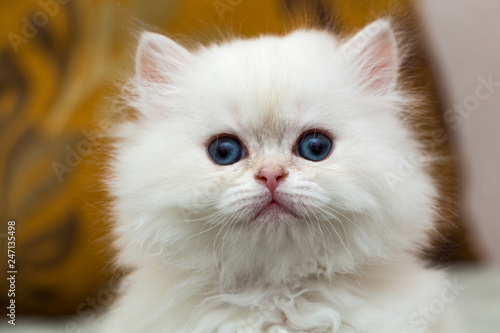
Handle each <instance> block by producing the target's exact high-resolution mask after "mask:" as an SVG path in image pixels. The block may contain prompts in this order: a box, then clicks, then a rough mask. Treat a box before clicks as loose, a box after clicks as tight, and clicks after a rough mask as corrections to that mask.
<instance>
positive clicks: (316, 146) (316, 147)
mask: <svg viewBox="0 0 500 333" xmlns="http://www.w3.org/2000/svg"><path fill="white" fill-rule="evenodd" d="M312 141H313V142H311V145H310V146H309V149H311V152H312V153H313V154H314V155H321V154H322V153H323V150H324V147H323V143H322V142H320V141H319V140H318V139H316V138H314V139H313V140H312Z"/></svg>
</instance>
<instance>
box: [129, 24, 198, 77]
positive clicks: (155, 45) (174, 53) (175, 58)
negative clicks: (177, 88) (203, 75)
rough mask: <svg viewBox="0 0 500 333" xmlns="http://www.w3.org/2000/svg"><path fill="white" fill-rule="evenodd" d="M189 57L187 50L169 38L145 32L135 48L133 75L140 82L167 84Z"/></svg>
mask: <svg viewBox="0 0 500 333" xmlns="http://www.w3.org/2000/svg"><path fill="white" fill-rule="evenodd" d="M191 56H192V55H191V53H189V51H188V50H186V49H185V48H184V47H182V46H181V45H179V44H177V43H176V42H174V41H173V40H171V39H170V38H168V37H165V36H163V35H160V34H157V33H153V32H145V33H143V34H142V35H141V38H140V41H139V46H138V48H137V55H136V59H135V73H136V76H137V78H139V80H140V81H146V82H151V83H165V84H168V83H170V82H171V78H172V76H175V75H176V74H177V73H178V72H179V71H181V70H182V68H183V67H184V66H185V65H186V63H187V62H188V61H189V59H190V58H191Z"/></svg>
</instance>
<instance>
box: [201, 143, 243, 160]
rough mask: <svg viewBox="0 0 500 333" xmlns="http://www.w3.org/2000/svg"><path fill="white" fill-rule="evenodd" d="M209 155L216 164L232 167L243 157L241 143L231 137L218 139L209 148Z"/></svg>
mask: <svg viewBox="0 0 500 333" xmlns="http://www.w3.org/2000/svg"><path fill="white" fill-rule="evenodd" d="M208 153H209V154H210V157H211V158H212V160H214V162H215V163H217V164H220V165H230V164H234V163H236V162H238V161H239V160H241V158H242V157H243V148H242V146H241V143H240V142H239V141H238V140H236V139H235V138H232V137H230V136H222V137H218V138H217V139H215V140H214V141H212V143H211V144H210V145H209V146H208Z"/></svg>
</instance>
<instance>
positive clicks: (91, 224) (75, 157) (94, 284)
mask: <svg viewBox="0 0 500 333" xmlns="http://www.w3.org/2000/svg"><path fill="white" fill-rule="evenodd" d="M412 11H413V9H412V7H411V5H410V2H409V1H406V0H405V1H393V0H370V1H369V0H363V1H347V0H310V1H308V0H282V1H279V0H252V1H250V0H196V1H195V0H185V1H173V0H171V1H166V0H141V1H138V0H128V1H126V0H120V1H117V0H113V1H111V0H99V1H98V0H40V1H38V0H18V1H7V0H1V1H0V36H1V38H2V39H1V42H0V173H1V190H0V217H1V219H0V221H1V224H0V225H1V227H0V242H1V243H0V244H1V246H0V247H1V249H0V251H2V252H1V253H6V252H7V251H6V248H5V245H6V232H7V221H9V220H14V221H16V231H17V244H16V263H17V269H18V272H19V273H18V275H17V293H16V300H17V306H18V307H17V311H18V313H29V314H38V315H60V314H75V313H76V312H77V308H78V307H79V305H81V304H82V302H87V298H88V297H92V296H94V295H96V293H97V291H98V290H99V288H100V287H101V286H103V285H104V284H105V283H108V282H107V281H108V280H109V279H110V277H111V275H112V273H111V268H110V265H109V264H110V263H111V262H112V250H111V249H110V246H109V243H110V242H109V240H108V238H107V237H106V235H107V230H108V228H109V222H110V221H109V220H108V219H109V217H108V216H107V214H106V201H107V199H106V195H105V193H104V191H103V190H102V187H101V186H100V179H101V178H102V177H103V173H104V161H105V158H106V154H105V153H103V151H105V150H104V149H103V146H104V147H105V140H104V139H103V138H102V137H103V136H104V135H105V133H106V131H107V130H108V129H109V128H110V127H112V125H111V124H112V122H113V121H114V120H115V117H116V116H115V115H114V113H113V112H111V110H113V108H115V104H116V102H115V100H114V98H113V96H115V95H116V94H117V93H118V92H119V83H120V82H122V81H123V79H124V78H126V77H127V75H130V74H131V69H132V68H133V67H132V65H131V61H132V58H133V54H134V36H135V35H136V33H137V32H138V31H139V30H141V29H157V30H158V31H164V32H166V33H168V34H169V35H171V36H173V37H174V38H179V39H180V40H181V41H183V40H191V41H193V40H194V41H201V42H208V41H209V40H213V39H218V38H221V36H222V35H228V34H236V35H243V36H254V35H257V34H260V33H264V32H271V33H282V32H284V31H286V30H287V29H290V28H291V27H293V26H295V25H296V24H297V22H311V23H313V24H315V25H320V26H323V27H326V28H328V29H330V30H332V31H334V32H336V33H349V32H353V31H355V30H356V29H358V28H360V27H361V26H363V25H364V24H366V23H367V22H369V21H371V20H373V19H374V18H376V17H378V16H380V15H382V16H391V17H395V19H396V22H399V24H400V26H402V27H405V28H407V29H409V31H412V32H413V34H414V38H415V39H416V40H418V39H419V35H418V27H417V26H416V25H415V23H414V21H413V19H412V17H413V15H412ZM141 22H142V23H141ZM403 65H404V66H405V71H404V74H405V75H407V76H412V77H414V78H415V85H416V86H419V87H425V89H426V90H427V91H428V92H429V96H430V97H431V98H430V110H429V111H428V112H427V113H426V115H427V118H428V119H430V120H431V124H432V126H434V127H435V128H437V129H441V128H443V124H442V120H441V115H442V110H441V103H440V99H439V97H438V96H439V95H438V93H437V90H436V89H437V88H436V86H435V84H434V80H433V79H432V73H431V72H430V70H429V66H428V63H427V60H426V51H425V50H424V49H422V46H420V47H419V49H417V50H416V52H415V54H414V55H412V56H411V57H410V58H409V59H407V60H406V62H405V63H404V64H403ZM423 135H424V134H422V136H423ZM422 139H424V140H428V141H430V139H429V138H426V137H422ZM433 148H434V149H436V150H437V151H439V152H441V153H443V154H449V155H452V156H453V148H452V147H451V145H450V143H449V142H448V141H445V142H442V143H439V145H437V146H434V147H433ZM434 172H435V174H436V176H437V177H438V179H439V180H440V185H441V188H442V189H443V192H445V193H446V196H445V197H444V199H443V201H442V203H441V204H442V205H441V206H442V215H443V220H446V221H448V224H446V225H445V224H444V223H443V227H442V230H443V232H444V235H445V238H439V239H437V240H436V244H437V247H436V250H435V251H433V252H432V253H430V254H429V256H431V257H432V258H434V259H435V260H436V261H438V262H446V261H449V260H460V259H467V260H472V259H474V258H475V256H474V253H473V251H471V250H470V248H468V247H467V245H466V243H467V242H466V233H465V232H464V231H463V225H462V221H460V219H459V218H458V217H457V214H456V213H455V212H456V197H457V195H458V191H459V189H458V187H457V186H456V181H457V179H456V178H457V176H456V174H457V170H456V168H455V167H454V166H453V163H447V164H440V165H436V167H435V170H434ZM450 222H451V223H450ZM1 258H4V256H3V255H2V256H1ZM6 270H7V268H6V260H4V259H2V260H1V261H0V277H1V276H2V274H3V272H5V271H6ZM0 287H1V290H2V292H1V293H0V303H1V306H2V308H3V306H4V304H6V302H7V293H6V292H3V290H6V289H7V288H6V287H7V284H6V280H5V279H3V278H2V279H0Z"/></svg>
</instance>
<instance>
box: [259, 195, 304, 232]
mask: <svg viewBox="0 0 500 333" xmlns="http://www.w3.org/2000/svg"><path fill="white" fill-rule="evenodd" d="M297 218H298V216H297V215H296V214H295V213H293V212H292V211H291V210H290V209H288V208H287V207H285V206H284V205H282V204H280V203H279V202H277V201H274V200H273V201H271V202H270V203H269V204H267V205H266V206H265V207H264V208H262V210H261V211H260V212H259V213H258V214H257V215H256V217H255V219H254V220H255V222H258V223H266V224H273V225H276V226H277V225H281V224H292V223H293V222H295V221H296V220H297Z"/></svg>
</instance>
